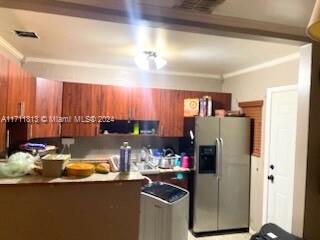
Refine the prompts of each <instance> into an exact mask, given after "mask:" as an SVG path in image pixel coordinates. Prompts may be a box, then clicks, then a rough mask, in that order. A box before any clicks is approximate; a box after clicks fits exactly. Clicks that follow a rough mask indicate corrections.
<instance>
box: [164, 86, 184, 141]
mask: <svg viewBox="0 0 320 240" xmlns="http://www.w3.org/2000/svg"><path fill="white" fill-rule="evenodd" d="M160 91H161V96H160V97H161V105H160V113H161V115H160V136H164V137H181V136H183V119H184V117H183V111H184V108H183V105H184V97H185V95H184V92H183V91H178V90H160Z"/></svg>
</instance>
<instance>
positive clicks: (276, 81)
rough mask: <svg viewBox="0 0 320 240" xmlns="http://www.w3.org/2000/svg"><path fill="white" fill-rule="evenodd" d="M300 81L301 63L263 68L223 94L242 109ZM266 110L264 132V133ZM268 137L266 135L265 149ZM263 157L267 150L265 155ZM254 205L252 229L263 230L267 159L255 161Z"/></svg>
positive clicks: (230, 83)
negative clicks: (271, 91) (275, 89)
mask: <svg viewBox="0 0 320 240" xmlns="http://www.w3.org/2000/svg"><path fill="white" fill-rule="evenodd" d="M298 78H299V59H293V60H291V61H289V62H285V63H281V64H278V65H275V66H271V67H267V68H263V69H260V70H256V71H253V72H249V73H245V74H242V75H239V76H235V77H231V78H228V79H225V80H224V83H223V85H222V91H226V92H230V93H232V108H233V109H239V107H238V103H239V102H242V101H253V100H264V101H265V97H266V90H267V88H271V87H279V86H285V85H294V84H297V82H298ZM264 115H265V109H264V110H263V118H262V119H263V120H262V129H263V130H264ZM263 138H264V133H263V132H262V147H263ZM261 156H263V149H262V154H261ZM251 161H252V162H251V167H252V168H251V205H250V210H251V214H250V227H251V229H252V230H253V231H257V230H259V228H260V227H261V225H262V214H263V179H264V177H263V174H264V161H263V157H260V158H257V157H252V159H251Z"/></svg>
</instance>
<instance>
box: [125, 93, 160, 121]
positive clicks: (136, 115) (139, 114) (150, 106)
mask: <svg viewBox="0 0 320 240" xmlns="http://www.w3.org/2000/svg"><path fill="white" fill-rule="evenodd" d="M130 115H131V116H130V119H134V120H154V121H156V120H160V89H153V88H133V89H132V91H131V114H130Z"/></svg>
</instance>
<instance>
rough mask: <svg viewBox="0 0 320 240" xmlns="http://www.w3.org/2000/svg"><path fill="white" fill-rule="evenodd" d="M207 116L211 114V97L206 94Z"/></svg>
mask: <svg viewBox="0 0 320 240" xmlns="http://www.w3.org/2000/svg"><path fill="white" fill-rule="evenodd" d="M207 107H208V110H207V116H208V117H211V116H212V98H211V97H210V96H207Z"/></svg>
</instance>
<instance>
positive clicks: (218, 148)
mask: <svg viewBox="0 0 320 240" xmlns="http://www.w3.org/2000/svg"><path fill="white" fill-rule="evenodd" d="M220 143H221V142H220V139H219V138H216V146H217V150H216V176H217V179H219V177H220V157H221V145H220Z"/></svg>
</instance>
